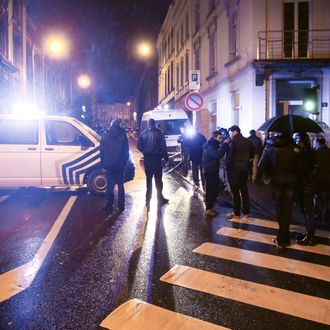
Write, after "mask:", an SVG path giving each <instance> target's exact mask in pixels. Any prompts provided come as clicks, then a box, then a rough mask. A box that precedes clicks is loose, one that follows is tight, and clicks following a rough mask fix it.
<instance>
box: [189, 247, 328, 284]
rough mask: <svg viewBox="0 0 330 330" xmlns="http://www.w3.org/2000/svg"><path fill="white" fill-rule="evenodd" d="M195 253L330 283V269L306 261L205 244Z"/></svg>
mask: <svg viewBox="0 0 330 330" xmlns="http://www.w3.org/2000/svg"><path fill="white" fill-rule="evenodd" d="M193 252H195V253H200V254H205V255H209V256H212V257H216V258H220V259H226V260H232V261H236V262H241V263H245V264H249V265H253V266H259V267H265V268H269V269H275V270H279V271H283V272H288V273H292V274H298V275H303V276H308V277H313V278H316V279H319V280H323V281H328V282H330V267H327V266H322V265H317V264H312V263H309V262H305V261H299V260H294V259H290V258H284V257H279V256H273V255H270V254H264V253H260V252H254V251H249V250H242V249H239V248H235V247H230V246H225V245H219V244H214V243H203V244H202V245H201V246H199V247H198V248H196V249H195V250H194V251H193Z"/></svg>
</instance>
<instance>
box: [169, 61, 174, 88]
mask: <svg viewBox="0 0 330 330" xmlns="http://www.w3.org/2000/svg"><path fill="white" fill-rule="evenodd" d="M173 74H174V63H173V61H172V62H171V67H170V81H171V83H170V88H171V91H172V90H173V88H174V83H173Z"/></svg>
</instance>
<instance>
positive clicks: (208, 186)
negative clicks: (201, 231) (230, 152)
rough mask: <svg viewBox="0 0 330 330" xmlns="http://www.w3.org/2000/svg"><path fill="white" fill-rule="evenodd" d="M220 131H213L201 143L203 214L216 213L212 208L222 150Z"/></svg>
mask: <svg viewBox="0 0 330 330" xmlns="http://www.w3.org/2000/svg"><path fill="white" fill-rule="evenodd" d="M221 139H222V136H221V132H219V131H214V132H213V133H212V137H211V138H210V139H209V140H208V141H207V142H205V143H204V145H203V156H202V166H203V171H204V177H205V206H206V210H205V215H206V216H210V217H214V216H216V215H217V214H218V212H217V211H215V210H214V209H213V207H214V203H215V201H216V199H217V197H218V194H219V181H220V178H219V168H220V158H221V157H223V155H224V152H222V151H221V149H220V141H221Z"/></svg>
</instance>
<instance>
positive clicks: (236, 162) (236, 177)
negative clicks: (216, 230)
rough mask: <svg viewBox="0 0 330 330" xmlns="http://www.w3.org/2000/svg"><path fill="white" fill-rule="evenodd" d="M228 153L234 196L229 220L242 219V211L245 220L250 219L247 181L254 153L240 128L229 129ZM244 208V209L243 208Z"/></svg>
mask: <svg viewBox="0 0 330 330" xmlns="http://www.w3.org/2000/svg"><path fill="white" fill-rule="evenodd" d="M229 135H230V138H231V140H230V141H229V145H228V151H227V155H226V170H227V178H228V182H229V186H230V190H231V193H232V195H233V212H232V213H229V214H228V215H227V218H228V219H233V218H234V219H240V215H241V209H242V213H243V218H248V216H249V212H250V202H249V191H248V186H247V180H248V176H249V166H250V161H251V160H252V159H253V156H254V152H253V146H252V143H251V142H250V141H249V140H248V139H247V138H245V137H244V136H243V135H242V134H241V130H240V128H239V127H238V126H236V125H234V126H232V127H230V128H229ZM241 206H242V207H241Z"/></svg>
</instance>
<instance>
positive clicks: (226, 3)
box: [157, 0, 330, 135]
mask: <svg viewBox="0 0 330 330" xmlns="http://www.w3.org/2000/svg"><path fill="white" fill-rule="evenodd" d="M328 17H330V1H328V0H309V1H301V0H176V1H173V3H172V5H171V6H170V8H169V11H168V14H167V17H166V19H165V22H164V24H163V26H162V29H161V31H160V34H159V36H158V40H157V49H158V54H159V76H158V86H159V103H160V104H167V103H169V104H170V107H184V102H183V100H184V97H185V96H186V95H187V93H188V92H189V90H188V80H189V70H190V69H196V70H200V73H201V90H200V92H201V93H202V94H203V95H204V97H205V106H204V109H202V110H201V111H199V112H198V113H197V125H198V126H199V127H200V129H201V130H202V132H203V133H204V134H206V135H209V134H210V133H211V131H212V130H214V129H215V128H216V127H229V126H231V125H233V124H236V125H239V126H240V127H241V129H242V131H243V133H244V134H247V133H248V132H249V130H250V129H252V128H258V127H259V126H260V124H262V123H263V122H264V121H265V119H268V118H270V117H273V116H275V115H281V114H286V113H292V114H299V115H303V116H309V117H314V118H315V117H317V119H318V120H320V121H323V122H325V123H326V124H328V125H329V123H330V110H329V106H330V21H329V19H328ZM311 87H317V88H318V101H319V102H318V113H319V114H318V115H312V114H308V113H306V112H305V111H304V109H303V96H304V90H305V89H306V88H311Z"/></svg>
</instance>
